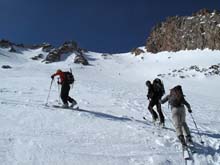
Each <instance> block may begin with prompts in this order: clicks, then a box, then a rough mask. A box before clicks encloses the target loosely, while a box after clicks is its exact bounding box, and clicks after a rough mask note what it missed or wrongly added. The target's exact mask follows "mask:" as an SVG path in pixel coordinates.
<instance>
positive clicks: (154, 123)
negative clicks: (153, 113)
mask: <svg viewBox="0 0 220 165" xmlns="http://www.w3.org/2000/svg"><path fill="white" fill-rule="evenodd" d="M143 119H144V120H145V121H148V122H150V123H152V124H153V125H154V126H157V127H158V128H163V129H167V127H165V125H160V124H159V123H157V122H156V121H150V120H148V119H147V118H146V117H145V116H143Z"/></svg>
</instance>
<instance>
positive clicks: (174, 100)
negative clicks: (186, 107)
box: [169, 85, 184, 107]
mask: <svg viewBox="0 0 220 165" xmlns="http://www.w3.org/2000/svg"><path fill="white" fill-rule="evenodd" d="M183 101H184V94H183V91H182V87H181V86H180V85H177V86H175V87H174V88H172V89H171V90H170V96H169V104H170V105H171V106H174V107H179V106H181V105H182V103H183Z"/></svg>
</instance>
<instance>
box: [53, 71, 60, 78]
mask: <svg viewBox="0 0 220 165" xmlns="http://www.w3.org/2000/svg"><path fill="white" fill-rule="evenodd" d="M58 75H59V76H60V73H58V72H56V73H54V74H52V75H51V78H52V79H54V77H55V76H58Z"/></svg>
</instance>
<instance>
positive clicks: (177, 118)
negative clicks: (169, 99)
mask: <svg viewBox="0 0 220 165" xmlns="http://www.w3.org/2000/svg"><path fill="white" fill-rule="evenodd" d="M172 119H173V122H174V126H175V129H176V134H177V136H178V138H179V140H180V142H181V143H182V145H186V142H185V139H184V136H183V131H182V121H181V112H180V109H179V108H177V107H173V108H172Z"/></svg>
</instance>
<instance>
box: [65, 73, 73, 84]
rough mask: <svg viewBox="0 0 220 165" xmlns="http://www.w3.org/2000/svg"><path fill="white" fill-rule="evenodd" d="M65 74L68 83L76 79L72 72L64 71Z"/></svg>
mask: <svg viewBox="0 0 220 165" xmlns="http://www.w3.org/2000/svg"><path fill="white" fill-rule="evenodd" d="M64 74H65V81H66V82H67V83H68V84H73V83H74V81H75V79H74V76H73V74H72V73H71V72H64Z"/></svg>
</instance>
